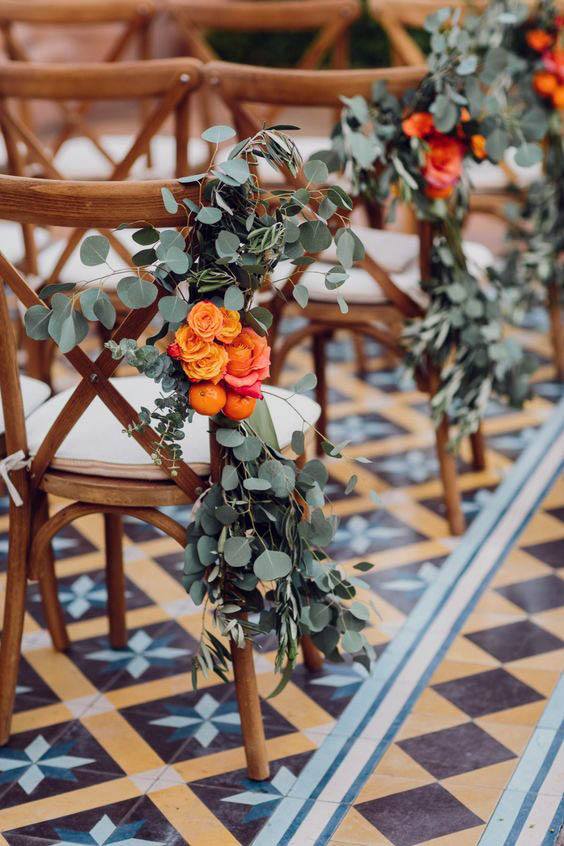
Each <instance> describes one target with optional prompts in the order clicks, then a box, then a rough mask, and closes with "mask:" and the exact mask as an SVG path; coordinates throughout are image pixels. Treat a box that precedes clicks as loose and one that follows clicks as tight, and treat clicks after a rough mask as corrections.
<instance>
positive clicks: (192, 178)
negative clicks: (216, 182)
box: [178, 173, 207, 185]
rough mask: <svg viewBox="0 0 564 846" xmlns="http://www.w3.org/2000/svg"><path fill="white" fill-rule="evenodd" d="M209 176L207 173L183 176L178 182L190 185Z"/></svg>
mask: <svg viewBox="0 0 564 846" xmlns="http://www.w3.org/2000/svg"><path fill="white" fill-rule="evenodd" d="M204 176H207V173H191V174H190V175H189V176H181V177H180V179H179V180H178V181H179V182H180V183H182V185H190V183H191V182H199V181H200V179H203V178H204Z"/></svg>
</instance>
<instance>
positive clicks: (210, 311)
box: [188, 300, 223, 341]
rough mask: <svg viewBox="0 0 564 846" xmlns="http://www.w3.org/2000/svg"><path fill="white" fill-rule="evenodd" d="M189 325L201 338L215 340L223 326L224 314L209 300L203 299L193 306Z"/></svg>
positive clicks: (189, 316)
mask: <svg viewBox="0 0 564 846" xmlns="http://www.w3.org/2000/svg"><path fill="white" fill-rule="evenodd" d="M188 326H189V327H190V328H191V329H192V331H193V332H195V334H196V335H198V337H199V338H202V339H203V340H204V341H213V340H214V338H216V337H217V335H218V333H219V332H221V329H222V327H223V314H222V313H221V311H220V310H219V309H218V307H217V306H216V305H214V304H213V303H211V302H210V301H209V300H202V301H201V302H199V303H196V305H195V306H193V307H192V308H191V310H190V314H189V315H188Z"/></svg>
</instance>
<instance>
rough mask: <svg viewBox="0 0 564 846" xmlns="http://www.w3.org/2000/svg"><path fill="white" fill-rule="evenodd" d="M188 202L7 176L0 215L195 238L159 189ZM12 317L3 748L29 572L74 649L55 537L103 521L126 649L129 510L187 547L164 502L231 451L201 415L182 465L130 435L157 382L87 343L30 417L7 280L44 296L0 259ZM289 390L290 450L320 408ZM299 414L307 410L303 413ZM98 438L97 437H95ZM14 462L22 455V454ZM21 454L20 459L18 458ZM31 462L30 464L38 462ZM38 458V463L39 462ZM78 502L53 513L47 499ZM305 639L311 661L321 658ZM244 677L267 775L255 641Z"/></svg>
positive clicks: (137, 189)
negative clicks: (83, 521)
mask: <svg viewBox="0 0 564 846" xmlns="http://www.w3.org/2000/svg"><path fill="white" fill-rule="evenodd" d="M165 185H166V187H168V188H169V189H170V190H171V191H172V192H173V194H174V195H175V196H176V197H177V198H178V199H179V200H181V199H184V198H191V199H192V200H196V199H197V188H194V187H191V188H182V187H181V186H179V185H178V184H174V183H163V182H154V181H147V182H114V183H97V182H61V181H57V180H39V179H30V178H26V177H9V176H0V216H1V217H3V218H5V219H8V220H16V221H18V222H22V223H31V224H38V223H45V224H48V225H53V226H67V227H77V228H78V229H80V230H84V229H87V228H90V227H96V228H100V229H109V228H112V227H115V226H118V225H120V224H121V223H122V222H123V221H132V223H131V225H132V226H135V225H136V224H135V223H133V221H136V222H138V221H140V220H143V221H144V222H146V223H147V224H148V225H153V226H156V227H167V228H169V227H171V226H176V227H178V228H182V231H183V232H184V233H185V232H186V217H185V215H183V214H182V213H181V212H178V213H177V214H176V215H170V214H167V213H166V212H165V211H164V209H163V206H162V199H161V188H162V187H163V186H165ZM0 279H1V280H2V282H3V284H2V285H0V325H1V329H2V333H3V338H4V345H3V351H2V356H1V357H0V393H1V398H2V407H3V414H4V428H5V433H4V441H5V451H6V454H7V456H8V459H9V460H8V464H7V467H8V468H10V467H11V468H13V469H12V472H11V474H10V483H11V486H12V489H13V490H15V491H16V492H17V494H18V495H19V499H20V501H21V505H19V506H18V505H17V500H18V496H14V498H13V499H12V500H11V502H10V541H9V556H8V573H7V582H6V605H5V617H4V629H3V636H2V642H1V646H0V678H1V679H2V685H0V743H6V742H7V740H8V737H9V732H10V718H11V712H12V707H13V701H14V692H15V685H16V678H17V672H18V664H19V655H20V648H21V637H22V629H23V622H24V610H25V605H24V603H25V593H26V583H27V581H28V580H30V579H32V580H38V581H39V584H40V588H41V593H42V596H43V602H44V607H45V616H46V620H47V624H48V628H49V631H50V633H51V637H52V639H53V643H54V645H55V647H56V648H57V649H59V650H63V649H65V648H66V647H67V646H68V642H69V641H68V637H67V633H66V630H65V626H64V621H63V616H62V612H61V607H60V605H59V601H58V597H57V590H56V579H55V570H54V560H53V554H52V551H51V547H50V541H51V539H52V537H53V536H54V535H55V534H56V533H57V532H58V531H59V530H60V529H62V528H63V527H65V526H67V525H69V524H71V523H72V522H73V521H74V520H76V519H77V518H79V517H82V516H84V515H87V514H92V513H102V514H103V515H104V526H105V539H106V574H107V585H108V613H109V626H110V642H111V644H112V646H114V647H116V648H119V647H123V646H124V644H125V639H126V622H125V599H124V596H125V594H124V573H123V557H122V542H121V538H122V523H121V521H122V517H123V515H130V516H133V517H136V518H138V519H140V520H144V521H145V522H147V523H150V524H151V525H153V526H156V527H157V528H159V529H161V530H162V531H163V532H164V533H166V534H167V535H169V536H170V537H172V538H174V539H175V540H177V541H178V542H179V544H181V545H182V546H184V545H185V542H186V528H185V527H184V526H182V525H181V524H179V523H178V522H177V521H175V520H173V519H172V518H171V517H170V516H168V515H166V514H165V513H163V512H162V511H160V510H159V508H160V507H161V506H167V505H178V504H184V503H190V502H194V501H195V500H196V499H197V497H198V496H199V495H200V494H201V493H202V491H203V490H204V489H205V486H206V484H207V478H208V476H209V475H210V472H211V477H212V479H213V480H217V479H218V477H219V474H220V472H221V463H222V456H221V453H220V448H219V447H218V445H217V442H216V441H215V438H214V437H213V434H208V431H207V422H206V419H205V418H203V417H200V416H199V415H196V416H195V417H194V421H193V422H192V423H191V424H187V426H186V434H187V435H188V437H187V438H186V439H185V441H184V442H183V443H184V444H185V447H184V460H183V461H181V462H180V463H179V465H178V466H177V467H176V468H175V469H174V470H173V469H172V468H171V467H169V466H167V463H166V462H164V463H163V465H162V466H159V467H156V466H155V465H154V464H153V462H152V459H151V457H150V456H151V453H153V452H154V444H155V442H156V441H158V436H157V435H156V434H155V433H154V431H153V430H152V429H150V428H144V429H142V430H137V429H134V430H133V439H134V440H130V439H128V438H127V437H126V436H125V435H124V434H123V431H122V430H123V429H127V428H128V427H130V426H131V425H133V424H136V423H138V421H139V416H138V411H139V409H140V408H141V407H142V406H145V407H151V405H152V404H153V402H154V398H155V397H156V396H157V395H158V393H159V390H158V387H157V386H156V385H154V384H153V383H152V382H151V381H150V380H148V379H147V378H146V377H143V376H138V377H120V378H112V375H113V374H114V373H115V370H116V367H117V366H118V361H116V360H114V359H113V358H112V355H111V353H110V351H109V350H108V349H104V350H103V351H102V352H101V353H100V354H99V355H98V357H97V358H95V359H94V360H91V359H90V357H89V356H88V355H87V354H86V353H85V352H84V350H83V349H82V348H81V347H80V346H77V347H75V348H74V349H73V350H71V351H70V352H68V353H66V359H67V361H68V362H69V364H70V365H71V366H72V368H73V369H74V371H75V372H76V375H77V376H78V377H79V381H78V384H77V385H76V387H75V388H70V389H68V390H66V391H64V392H62V393H60V394H58V395H56V396H54V397H52V398H51V399H49V400H47V401H46V402H43V403H41V404H40V405H39V406H38V407H37V408H36V409H35V411H33V412H32V413H31V414H30V415H29V416H28V417H27V420H26V419H25V415H24V405H23V399H22V387H21V381H20V378H19V374H18V366H17V350H16V345H15V341H14V336H13V333H12V332H11V331H10V323H9V315H8V309H7V300H6V295H5V290H4V285H6V286H7V287H8V288H9V289H11V291H12V292H13V294H14V295H15V296H16V297H17V298H18V300H19V301H20V302H21V303H22V304H23V305H24V306H25V307H26V308H28V307H30V306H32V305H34V304H37V303H39V302H40V300H39V298H38V296H37V294H36V292H35V291H34V290H33V289H32V288H31V287H30V285H29V284H28V283H27V281H26V279H25V278H24V277H23V276H22V274H21V273H20V272H19V271H18V270H17V269H16V268H15V267H14V266H13V265H12V264H11V263H10V262H9V261H8V260H7V259H6V258H5V257H4V256H3V255H2V254H1V253H0ZM159 299H160V297H157V300H156V301H155V303H154V304H153V305H151V306H150V307H148V308H145V309H139V310H135V311H130V312H129V313H128V314H127V315H126V316H125V317H124V318H123V320H122V321H121V323H120V324H119V325H118V326H117V328H116V329H115V331H114V333H113V339H114V340H115V341H117V342H119V340H120V339H122V338H138V337H139V336H140V334H141V333H142V332H143V330H144V329H145V328H146V327H147V326H148V325H149V323H150V321H151V320H152V319H153V317H154V316H155V314H156V312H157V308H158V300H159ZM289 396H290V392H289V391H284V390H283V389H276V388H274V389H271V390H270V391H269V396H268V398H267V399H266V402H267V403H268V405H269V409H270V411H271V414H272V418H273V420H274V423H275V427H276V429H277V434H278V438H279V441H280V446H281V448H282V449H283V450H287V449H288V448H289V447H290V442H291V436H292V431H293V430H294V429H296V428H301V420H302V416H303V418H305V419H306V420H308V421H310V422H311V424H314V423H315V421H316V419H317V416H318V413H319V409H318V407H317V406H316V404H315V403H314V402H313V401H312V400H310V399H308V398H307V397H299V398H296V399H297V402H294V400H293V408H292V407H290V406H288V404H287V402H286V400H287V398H288V397H289ZM294 408H295V409H296V410H294ZM94 433H96V437H93V434H94ZM14 457H15V458H16V460H14ZM18 457H19V458H20V459H21V460H17V459H18ZM28 457H29V461H28ZM28 464H29V466H28ZM49 494H52V495H55V496H57V497H60V498H62V499H63V500H67V501H68V502H69V504H67V505H66V506H64V507H63V508H62V509H61V510H59V511H57V512H56V514H54V515H53V516H51V517H49V513H48V504H47V496H48V495H49ZM312 647H313V645H312V644H311V643H308V644H307V648H306V649H305V650H304V656H305V658H306V661H307V660H311V661H313V662H314V665H315V662H317V661H318V658H319V656H318V655H316V654H315V648H314V647H313V648H312ZM232 654H233V659H234V673H235V683H236V686H237V696H238V700H239V703H240V707H241V723H242V731H243V739H244V743H245V748H246V751H247V755H248V763H249V774H250V776H251V777H252V778H261V779H262V778H266V777H267V775H268V765H267V758H266V749H265V743H264V732H263V730H262V722H261V719H260V706H259V702H258V695H257V688H256V679H255V676H254V668H253V659H252V646H251V644H250V643H247V646H246V647H245V648H244V649H240V648H238V647H236V646H233V649H232Z"/></svg>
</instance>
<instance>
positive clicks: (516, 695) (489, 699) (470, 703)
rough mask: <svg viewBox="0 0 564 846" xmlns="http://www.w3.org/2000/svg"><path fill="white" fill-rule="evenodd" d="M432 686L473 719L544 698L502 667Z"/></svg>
mask: <svg viewBox="0 0 564 846" xmlns="http://www.w3.org/2000/svg"><path fill="white" fill-rule="evenodd" d="M432 687H433V690H435V691H436V692H437V693H440V695H441V696H444V698H445V699H448V701H449V702H452V704H453V705H456V707H457V708H460V710H461V711H464V712H465V713H466V714H468V716H469V717H473V718H476V717H484V716H485V715H486V714H494V713H495V712H496V711H505V710H507V709H508V708H517V707H519V706H521V705H528V704H530V703H531V702H539V701H540V700H542V699H543V698H544V697H543V696H541V694H540V693H538V692H537V691H536V690H533V688H532V687H529V685H526V684H524V683H523V682H522V681H521V680H520V679H517V678H515V676H513V675H511V673H508V672H507V671H506V670H504V669H502V668H499V669H496V670H486V671H485V672H483V673H476V674H475V675H471V676H464V677H463V678H460V679H453V680H452V681H447V682H440V683H439V684H434V685H433V686H432Z"/></svg>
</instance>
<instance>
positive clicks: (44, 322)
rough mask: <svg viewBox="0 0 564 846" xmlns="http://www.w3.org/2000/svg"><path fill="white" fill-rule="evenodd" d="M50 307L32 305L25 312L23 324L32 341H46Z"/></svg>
mask: <svg viewBox="0 0 564 846" xmlns="http://www.w3.org/2000/svg"><path fill="white" fill-rule="evenodd" d="M51 314H52V312H51V309H50V308H47V306H44V305H39V304H37V305H32V306H31V307H30V308H28V310H27V311H26V313H25V317H24V325H25V331H26V334H27V335H28V337H30V338H33V340H34V341H46V340H47V338H48V337H49V320H50V318H51Z"/></svg>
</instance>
